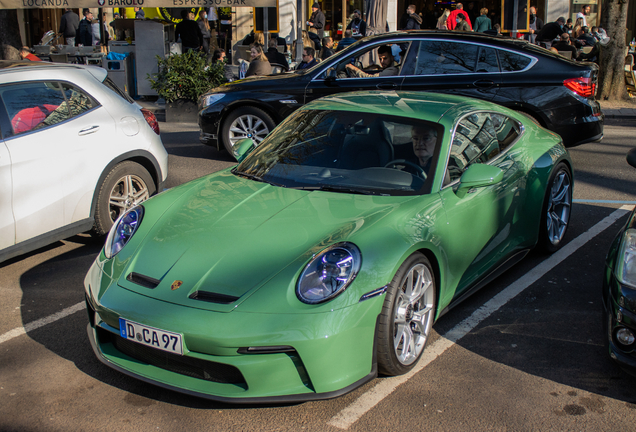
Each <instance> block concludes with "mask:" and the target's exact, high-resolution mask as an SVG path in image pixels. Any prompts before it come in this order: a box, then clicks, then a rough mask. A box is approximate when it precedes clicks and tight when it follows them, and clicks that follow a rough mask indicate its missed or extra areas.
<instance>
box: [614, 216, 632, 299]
mask: <svg viewBox="0 0 636 432" xmlns="http://www.w3.org/2000/svg"><path fill="white" fill-rule="evenodd" d="M616 277H618V280H619V281H620V282H622V283H624V284H626V285H630V286H631V287H634V288H636V229H634V228H630V229H628V230H627V231H625V234H623V241H622V242H621V248H620V250H619V255H618V268H617V271H616Z"/></svg>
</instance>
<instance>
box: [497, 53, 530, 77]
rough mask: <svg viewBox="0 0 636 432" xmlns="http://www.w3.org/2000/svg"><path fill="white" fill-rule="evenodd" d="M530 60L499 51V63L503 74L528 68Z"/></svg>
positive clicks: (519, 55)
mask: <svg viewBox="0 0 636 432" xmlns="http://www.w3.org/2000/svg"><path fill="white" fill-rule="evenodd" d="M531 61H532V60H531V59H530V58H529V57H526V56H524V55H521V54H517V53H513V52H511V51H504V50H499V62H500V63H501V70H502V71H503V72H516V71H520V70H524V69H525V68H527V67H528V65H529V64H530V62H531Z"/></svg>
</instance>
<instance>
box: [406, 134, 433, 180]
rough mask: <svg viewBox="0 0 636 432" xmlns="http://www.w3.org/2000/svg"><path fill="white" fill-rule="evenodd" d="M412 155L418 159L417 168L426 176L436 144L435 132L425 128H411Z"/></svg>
mask: <svg viewBox="0 0 636 432" xmlns="http://www.w3.org/2000/svg"><path fill="white" fill-rule="evenodd" d="M411 140H412V142H413V153H414V154H415V157H417V159H418V164H419V166H421V167H422V169H423V170H424V172H425V173H427V174H428V171H429V169H430V168H431V162H432V160H433V153H434V152H435V144H436V143H437V131H436V130H435V129H433V128H428V127H426V126H413V128H412V129H411Z"/></svg>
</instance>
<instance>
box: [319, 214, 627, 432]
mask: <svg viewBox="0 0 636 432" xmlns="http://www.w3.org/2000/svg"><path fill="white" fill-rule="evenodd" d="M633 208H634V206H628V205H624V206H622V207H621V208H620V209H618V210H616V211H614V212H613V213H612V214H610V215H609V216H607V217H606V218H605V219H603V220H602V221H600V222H599V223H597V224H596V225H594V226H593V227H592V228H590V229H589V230H587V231H586V232H584V233H583V234H581V235H580V236H578V237H577V238H575V239H574V240H572V241H571V242H570V243H568V244H567V245H565V246H563V248H562V249H560V250H559V251H558V252H556V253H554V254H553V255H552V256H550V257H549V258H547V259H545V260H544V261H543V262H541V263H540V264H539V265H537V266H536V267H535V268H533V269H532V270H530V271H529V272H528V273H526V274H525V275H523V276H522V277H520V278H519V279H517V280H516V281H515V282H513V283H512V284H511V285H509V286H508V287H506V288H505V289H504V290H503V291H501V292H500V293H499V294H497V295H496V296H495V297H493V298H492V299H491V300H489V301H488V302H486V303H485V304H484V305H483V306H482V307H480V308H479V309H477V310H476V311H475V312H473V314H472V315H470V316H469V317H468V318H466V319H465V320H464V321H462V322H461V323H459V324H458V325H456V326H455V327H454V328H452V329H451V330H450V331H448V333H446V334H444V335H443V336H441V337H440V338H439V339H438V340H437V341H436V342H435V343H434V344H433V345H431V346H429V347H427V348H426V350H425V351H424V354H423V355H422V358H421V359H420V361H419V362H418V364H417V365H416V366H415V367H414V368H413V369H412V370H411V371H410V372H409V373H408V374H406V375H402V376H398V377H393V378H384V379H381V380H380V381H379V382H378V383H377V384H376V385H375V386H374V387H373V388H372V389H370V390H369V391H367V392H366V393H364V394H363V395H361V396H360V397H359V398H358V399H357V400H355V401H354V402H353V403H352V404H351V405H349V406H348V407H346V408H345V409H343V410H342V411H340V412H339V413H338V414H336V415H335V416H333V417H332V418H331V420H329V422H327V424H328V425H330V426H334V427H337V428H339V429H348V428H349V427H350V426H351V425H352V424H353V423H355V422H356V421H357V420H358V419H359V418H360V417H362V416H363V415H364V414H365V413H366V412H368V411H369V410H371V409H372V408H373V407H374V406H376V405H377V404H378V403H380V402H381V401H382V400H383V399H384V398H385V397H387V396H388V395H390V394H391V393H392V392H393V390H395V389H396V388H397V387H398V386H399V385H400V384H403V383H405V382H406V381H408V380H409V379H410V378H411V377H413V375H415V374H417V373H418V372H420V371H421V370H422V369H424V368H425V367H426V366H428V365H429V363H431V362H432V361H433V360H435V359H436V358H437V357H439V356H440V355H442V354H443V353H444V351H446V350H447V349H448V348H450V347H452V346H453V345H454V344H455V342H457V341H458V340H459V339H461V338H462V337H464V336H466V334H468V333H469V332H470V331H471V330H472V329H474V328H475V327H476V326H477V325H478V324H479V323H480V322H482V321H483V320H485V319H486V318H488V317H489V316H490V315H491V314H492V313H494V312H495V311H497V310H498V309H499V308H500V307H502V306H503V305H505V304H506V303H508V302H509V301H510V300H511V299H513V298H514V297H515V296H517V295H518V294H520V293H521V292H522V291H523V290H525V289H526V288H528V287H529V286H531V285H532V284H533V283H535V282H536V281H537V280H539V279H540V278H541V277H542V276H544V275H545V274H546V273H547V272H549V271H550V270H552V269H553V268H554V267H556V266H557V265H558V264H559V263H561V262H562V261H563V260H565V259H566V258H568V257H569V256H570V255H572V254H573V253H574V252H576V250H577V249H579V248H580V247H581V246H583V245H584V244H585V243H587V242H588V241H590V240H591V239H593V238H594V237H596V236H597V235H598V234H600V233H601V232H603V231H604V230H605V229H607V228H608V227H610V226H611V225H612V224H613V223H614V222H616V221H617V220H618V219H619V218H620V217H621V216H623V215H625V213H627V212H630V211H632V209H633Z"/></svg>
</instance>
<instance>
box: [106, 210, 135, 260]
mask: <svg viewBox="0 0 636 432" xmlns="http://www.w3.org/2000/svg"><path fill="white" fill-rule="evenodd" d="M143 217H144V208H143V206H140V205H138V206H136V207H133V208H131V209H130V210H128V211H127V212H126V213H124V214H123V215H121V216H120V217H119V219H117V220H116V221H115V223H114V224H113V227H112V228H111V229H110V232H109V233H108V237H107V238H106V244H105V245H104V255H106V258H108V259H110V258H112V257H114V256H115V255H117V254H118V253H119V251H120V250H122V249H123V247H124V246H126V243H128V241H129V240H130V239H131V238H132V236H133V235H134V234H135V232H136V231H137V228H139V224H140V223H141V220H142V219H143Z"/></svg>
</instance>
